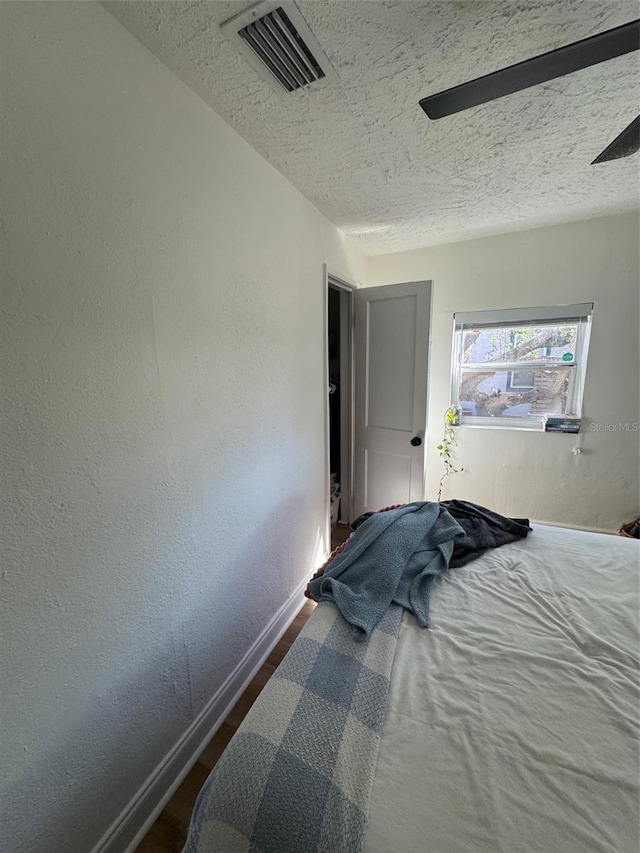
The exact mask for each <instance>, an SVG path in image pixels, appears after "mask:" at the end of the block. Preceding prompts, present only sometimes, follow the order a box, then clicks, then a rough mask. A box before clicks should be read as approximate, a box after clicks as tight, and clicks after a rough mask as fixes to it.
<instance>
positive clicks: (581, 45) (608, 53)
mask: <svg viewBox="0 0 640 853" xmlns="http://www.w3.org/2000/svg"><path fill="white" fill-rule="evenodd" d="M639 48H640V20H638V21H630V22H629V23H628V24H623V25H622V26H621V27H616V28H615V29H613V30H605V32H603V33H598V34H597V35H595V36H590V37H589V38H586V39H582V40H581V41H576V42H573V44H568V45H565V46H564V47H559V48H558V49H557V50H551V51H549V52H548V53H543V54H541V55H540V56H534V57H533V58H532V59H525V61H524V62H518V63H517V65H509V66H508V67H507V68H502V69H501V70H500V71H494V72H493V73H492V74H486V75H485V76H484V77H478V78H476V79H475V80H470V81H469V82H468V83H462V84H460V85H459V86H454V87H453V88H452V89H445V91H444V92H438V94H436V95H429V97H427V98H423V99H422V100H421V101H420V106H421V107H422V109H423V110H424V111H425V113H426V114H427V115H428V116H429V118H431V119H437V118H443V117H444V116H449V115H452V114H453V113H458V112H460V111H461V110H467V109H469V107H476V106H478V105H479V104H485V103H487V101H494V100H496V99H497V98H502V97H504V96H505V95H511V94H513V93H514V92H520V91H521V90H522V89H528V88H529V87H530V86H537V85H538V84H539V83H545V82H546V81H547V80H553V79H554V78H556V77H562V76H564V75H565V74H571V72H573V71H579V70H580V69H582V68H589V66H591V65H597V64H598V63H599V62H605V61H606V60H607V59H613V58H614V57H616V56H622V55H623V54H625V53H630V52H631V51H632V50H638V49H639Z"/></svg>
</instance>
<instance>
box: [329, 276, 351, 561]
mask: <svg viewBox="0 0 640 853" xmlns="http://www.w3.org/2000/svg"><path fill="white" fill-rule="evenodd" d="M330 287H331V288H333V289H334V290H340V291H342V292H343V293H344V294H345V295H346V296H347V297H348V302H347V303H346V304H347V307H348V312H347V317H346V318H345V317H343V312H342V310H341V312H340V348H341V352H342V346H343V344H346V347H345V352H346V370H345V371H344V372H345V375H346V376H347V377H348V383H347V387H344V382H343V381H342V367H343V365H342V364H341V370H340V373H341V381H340V394H341V401H340V403H341V405H340V447H341V456H342V458H341V473H340V476H341V479H342V478H343V477H344V478H345V479H346V481H347V482H346V484H345V483H342V482H341V483H340V490H341V499H340V514H339V516H338V518H339V519H340V521H342V520H344V519H346V521H347V522H348V521H350V520H351V518H350V513H351V511H352V507H353V497H354V495H353V474H354V446H353V442H354V417H355V408H354V390H355V383H354V352H353V345H354V343H353V325H354V321H355V312H354V304H353V293H354V291H355V290H357V286H356V285H355V284H353V283H352V282H350V281H348V280H347V279H345V278H344V276H343V275H341V274H340V273H336V272H334V271H333V270H332V269H331V268H330V267H329V266H328V264H324V292H323V362H324V368H323V375H324V394H323V397H324V432H325V508H326V510H325V511H326V519H325V541H326V550H327V554H328V553H329V552H330V551H331V458H330V446H331V445H330V434H331V431H330V424H329V288H330ZM341 307H342V306H341ZM341 358H342V356H341ZM345 404H346V405H345ZM344 449H346V450H347V452H348V459H347V460H345V459H344ZM345 475H346V476H345Z"/></svg>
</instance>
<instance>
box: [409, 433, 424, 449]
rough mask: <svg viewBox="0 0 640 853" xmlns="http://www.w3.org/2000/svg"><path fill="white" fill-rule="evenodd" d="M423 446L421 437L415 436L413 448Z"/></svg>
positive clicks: (412, 443) (412, 442)
mask: <svg viewBox="0 0 640 853" xmlns="http://www.w3.org/2000/svg"><path fill="white" fill-rule="evenodd" d="M421 444H422V439H421V438H420V436H419V435H414V436H413V438H412V439H411V446H412V447H420V445H421Z"/></svg>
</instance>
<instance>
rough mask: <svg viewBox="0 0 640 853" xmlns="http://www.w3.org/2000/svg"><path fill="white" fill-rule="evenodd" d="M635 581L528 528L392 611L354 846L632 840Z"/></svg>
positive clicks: (567, 844)
mask: <svg viewBox="0 0 640 853" xmlns="http://www.w3.org/2000/svg"><path fill="white" fill-rule="evenodd" d="M639 578H640V543H638V542H637V541H633V540H627V539H623V538H620V537H614V536H605V535H601V534H594V533H583V532H579V531H572V530H565V529H562V528H553V527H548V526H547V527H545V526H542V525H536V526H535V528H534V531H533V533H531V534H530V536H529V538H528V539H527V540H524V541H522V542H519V543H516V544H513V545H507V546H504V547H503V548H500V549H497V550H494V551H491V552H489V553H488V554H487V555H485V556H484V557H482V558H481V559H479V560H476V561H474V562H473V563H470V564H469V565H468V566H466V567H464V568H460V569H454V570H451V571H450V572H449V573H448V575H447V577H446V578H445V579H444V580H443V581H441V582H439V583H438V584H436V585H435V586H434V588H433V591H432V597H431V621H432V627H431V629H430V630H429V631H423V630H422V629H421V628H420V627H419V626H418V625H417V623H416V621H415V619H414V618H413V617H412V616H410V615H409V614H406V615H405V618H404V622H403V625H402V631H401V635H400V639H399V642H398V647H397V652H396V658H395V662H394V669H393V674H392V688H391V689H392V693H391V700H390V709H389V714H388V717H387V722H386V725H385V729H384V732H383V737H382V744H381V747H380V753H379V756H378V765H377V770H376V777H375V781H374V788H373V793H372V798H371V809H370V815H369V822H368V826H367V836H366V841H365V847H364V851H365V853H423V851H424V853H462V851H470V853H498V851H500V853H537V851H540V853H555V851H558V853H591V851H597V853H638V850H639V849H640V844H639V840H640V835H639V828H638V794H639V788H638V778H639V763H638V758H639V740H638V735H639V720H638V716H639V715H638V708H639V705H638V702H639V692H638V649H639V646H638V590H639Z"/></svg>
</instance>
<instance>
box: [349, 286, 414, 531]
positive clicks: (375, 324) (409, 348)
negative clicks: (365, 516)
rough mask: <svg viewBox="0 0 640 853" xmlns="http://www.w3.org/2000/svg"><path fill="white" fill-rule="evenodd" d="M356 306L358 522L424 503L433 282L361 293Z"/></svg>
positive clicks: (355, 499)
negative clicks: (379, 512) (411, 503)
mask: <svg viewBox="0 0 640 853" xmlns="http://www.w3.org/2000/svg"><path fill="white" fill-rule="evenodd" d="M354 300H355V332H354V335H355V337H354V341H355V460H354V461H355V483H354V512H355V515H356V516H357V515H360V513H362V512H367V511H369V510H376V509H381V508H382V507H383V506H388V505H389V504H395V503H407V502H409V501H416V500H424V477H425V471H424V468H425V432H426V422H427V369H428V357H429V323H430V313H431V282H430V281H419V282H409V283H407V284H392V285H388V286H386V287H367V288H361V289H360V290H356V291H355V293H354Z"/></svg>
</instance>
